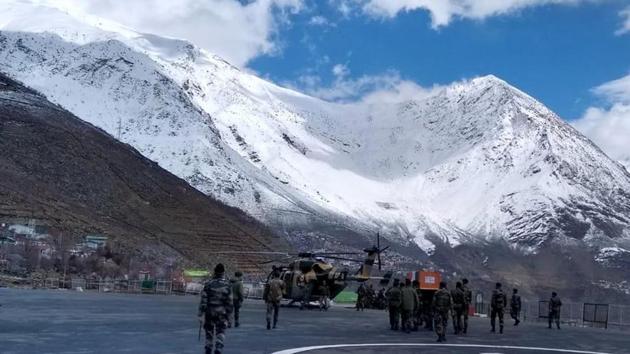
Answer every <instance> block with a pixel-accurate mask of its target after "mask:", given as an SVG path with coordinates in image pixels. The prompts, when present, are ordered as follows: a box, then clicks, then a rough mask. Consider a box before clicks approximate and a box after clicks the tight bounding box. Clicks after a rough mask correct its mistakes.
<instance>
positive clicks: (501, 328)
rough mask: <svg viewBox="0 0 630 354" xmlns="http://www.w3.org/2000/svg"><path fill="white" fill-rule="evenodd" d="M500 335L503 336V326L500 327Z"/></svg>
mask: <svg viewBox="0 0 630 354" xmlns="http://www.w3.org/2000/svg"><path fill="white" fill-rule="evenodd" d="M499 334H503V326H500V327H499Z"/></svg>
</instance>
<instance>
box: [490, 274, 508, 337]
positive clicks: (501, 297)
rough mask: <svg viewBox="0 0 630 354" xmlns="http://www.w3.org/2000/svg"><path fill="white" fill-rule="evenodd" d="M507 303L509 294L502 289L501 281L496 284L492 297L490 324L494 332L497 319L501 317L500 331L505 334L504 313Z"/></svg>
mask: <svg viewBox="0 0 630 354" xmlns="http://www.w3.org/2000/svg"><path fill="white" fill-rule="evenodd" d="M506 305H507V296H505V293H504V292H503V289H501V283H497V284H496V288H495V289H494V290H493V291H492V299H491V301H490V325H491V326H492V332H493V333H494V331H495V325H496V319H497V316H498V317H499V333H501V334H503V314H504V312H505V306H506Z"/></svg>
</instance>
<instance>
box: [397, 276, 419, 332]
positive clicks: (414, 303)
mask: <svg viewBox="0 0 630 354" xmlns="http://www.w3.org/2000/svg"><path fill="white" fill-rule="evenodd" d="M401 300H402V301H401V303H402V305H401V314H402V329H403V331H405V333H409V332H411V328H412V327H413V322H412V321H413V314H414V311H415V310H416V309H417V308H418V295H416V290H415V289H414V288H412V287H411V280H410V279H405V287H404V288H403V289H402V293H401Z"/></svg>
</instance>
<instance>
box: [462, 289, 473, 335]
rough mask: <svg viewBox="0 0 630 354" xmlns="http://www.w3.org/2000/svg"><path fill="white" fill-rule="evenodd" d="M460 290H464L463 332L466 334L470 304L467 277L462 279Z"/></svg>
mask: <svg viewBox="0 0 630 354" xmlns="http://www.w3.org/2000/svg"><path fill="white" fill-rule="evenodd" d="M462 290H463V291H464V300H465V305H464V330H463V333H464V334H466V333H467V332H468V310H469V309H470V304H472V291H471V290H470V288H469V287H468V279H466V278H464V279H462Z"/></svg>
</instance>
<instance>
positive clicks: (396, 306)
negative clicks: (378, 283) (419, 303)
mask: <svg viewBox="0 0 630 354" xmlns="http://www.w3.org/2000/svg"><path fill="white" fill-rule="evenodd" d="M398 284H399V281H398V279H394V285H393V286H392V287H391V288H390V289H389V290H387V293H386V294H385V295H386V296H387V309H388V310H389V326H390V329H391V330H392V331H397V330H398V322H399V317H400V304H401V297H402V292H401V291H400V288H399V287H398Z"/></svg>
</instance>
